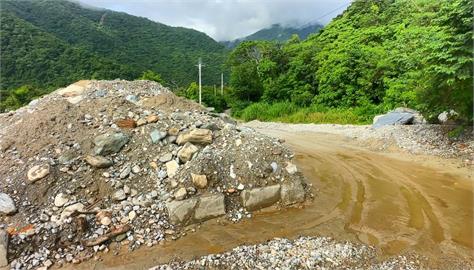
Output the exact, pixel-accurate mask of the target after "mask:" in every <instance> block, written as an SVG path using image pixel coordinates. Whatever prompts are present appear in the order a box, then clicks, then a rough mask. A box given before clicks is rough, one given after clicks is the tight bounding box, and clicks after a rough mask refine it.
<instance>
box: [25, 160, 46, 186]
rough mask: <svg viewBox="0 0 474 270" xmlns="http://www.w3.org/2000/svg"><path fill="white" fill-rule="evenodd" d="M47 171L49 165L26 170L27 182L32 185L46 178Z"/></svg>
mask: <svg viewBox="0 0 474 270" xmlns="http://www.w3.org/2000/svg"><path fill="white" fill-rule="evenodd" d="M49 170H50V167H49V164H43V165H36V166H33V167H32V168H31V169H30V170H28V174H27V175H28V180H29V181H30V183H34V182H36V181H38V180H40V179H42V178H44V177H46V176H47V175H48V174H49Z"/></svg>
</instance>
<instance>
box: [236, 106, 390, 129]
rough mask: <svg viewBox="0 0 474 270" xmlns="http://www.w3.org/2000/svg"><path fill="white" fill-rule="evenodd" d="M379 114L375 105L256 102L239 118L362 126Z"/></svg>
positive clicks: (379, 111) (245, 119)
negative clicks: (352, 105)
mask: <svg viewBox="0 0 474 270" xmlns="http://www.w3.org/2000/svg"><path fill="white" fill-rule="evenodd" d="M381 112H382V108H380V107H379V106H375V105H368V106H364V107H356V108H327V107H324V106H321V105H317V104H313V105H311V106H309V107H298V106H297V105H295V104H294V103H291V102H279V103H273V104H268V103H263V102H257V103H253V104H251V105H249V106H248V107H246V108H245V109H244V110H243V111H242V112H241V113H240V118H241V119H242V120H244V121H251V120H260V121H277V122H284V123H316V124H355V125H364V124H371V123H372V119H373V117H374V116H375V115H377V114H380V113H381Z"/></svg>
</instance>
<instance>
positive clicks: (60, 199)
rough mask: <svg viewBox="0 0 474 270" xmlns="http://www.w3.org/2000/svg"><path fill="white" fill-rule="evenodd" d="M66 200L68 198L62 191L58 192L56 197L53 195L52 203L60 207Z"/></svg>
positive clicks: (67, 200)
mask: <svg viewBox="0 0 474 270" xmlns="http://www.w3.org/2000/svg"><path fill="white" fill-rule="evenodd" d="M68 202H69V198H68V197H67V196H66V194H64V193H58V194H57V195H56V197H54V205H55V206H57V207H62V206H64V205H65V204H66V203H68Z"/></svg>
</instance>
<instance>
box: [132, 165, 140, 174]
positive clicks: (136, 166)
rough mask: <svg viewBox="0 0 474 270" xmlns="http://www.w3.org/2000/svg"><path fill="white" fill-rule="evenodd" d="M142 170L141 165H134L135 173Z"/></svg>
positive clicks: (133, 170)
mask: <svg viewBox="0 0 474 270" xmlns="http://www.w3.org/2000/svg"><path fill="white" fill-rule="evenodd" d="M140 171H141V169H140V166H138V165H135V166H133V167H132V172H133V173H134V174H137V173H139V172H140Z"/></svg>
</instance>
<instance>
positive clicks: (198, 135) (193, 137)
mask: <svg viewBox="0 0 474 270" xmlns="http://www.w3.org/2000/svg"><path fill="white" fill-rule="evenodd" d="M187 142H190V143H196V144H210V143H212V131H210V130H209V129H203V128H196V129H193V130H190V131H187V132H182V133H180V134H179V136H178V138H177V139H176V143H177V144H179V145H183V144H185V143H187Z"/></svg>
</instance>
